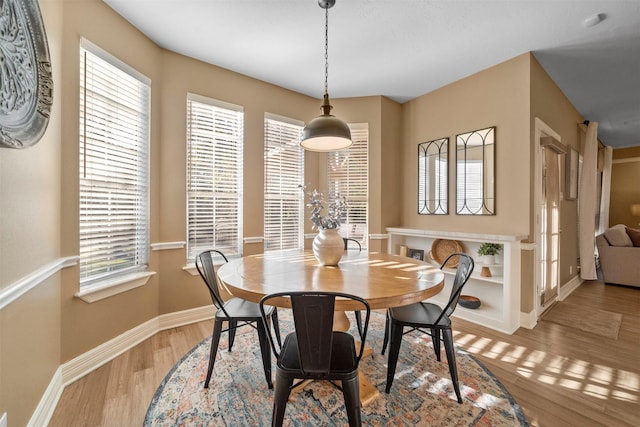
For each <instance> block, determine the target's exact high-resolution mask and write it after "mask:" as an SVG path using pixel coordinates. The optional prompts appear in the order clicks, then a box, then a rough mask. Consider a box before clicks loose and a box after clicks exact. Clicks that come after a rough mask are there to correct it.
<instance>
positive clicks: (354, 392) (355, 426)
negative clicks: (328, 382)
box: [342, 375, 362, 427]
mask: <svg viewBox="0 0 640 427" xmlns="http://www.w3.org/2000/svg"><path fill="white" fill-rule="evenodd" d="M342 394H343V395H344V406H345V409H346V410H347V417H348V418H349V426H350V427H360V426H361V425H362V419H361V415H360V384H359V380H358V375H355V376H354V377H353V378H349V379H348V380H342Z"/></svg>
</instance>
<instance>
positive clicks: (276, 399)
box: [271, 370, 293, 427]
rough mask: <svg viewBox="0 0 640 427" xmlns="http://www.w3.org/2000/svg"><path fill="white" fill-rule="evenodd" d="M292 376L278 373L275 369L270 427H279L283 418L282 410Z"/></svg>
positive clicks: (285, 404) (284, 406)
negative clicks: (274, 387)
mask: <svg viewBox="0 0 640 427" xmlns="http://www.w3.org/2000/svg"><path fill="white" fill-rule="evenodd" d="M292 385H293V378H287V377H285V376H282V375H278V370H276V390H275V393H274V394H273V414H272V416H271V427H281V426H282V422H283V420H284V411H285V410H286V408H287V400H289V394H290V393H291V386H292Z"/></svg>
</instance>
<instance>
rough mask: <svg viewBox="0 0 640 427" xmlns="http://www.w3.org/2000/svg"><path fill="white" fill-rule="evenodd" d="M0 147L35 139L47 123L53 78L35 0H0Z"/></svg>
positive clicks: (17, 145)
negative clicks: (0, 88) (0, 46)
mask: <svg viewBox="0 0 640 427" xmlns="http://www.w3.org/2000/svg"><path fill="white" fill-rule="evenodd" d="M0 44H1V45H2V48H1V49H0V83H1V85H0V87H2V90H0V147H8V148H26V147H29V146H32V145H34V144H35V143H37V142H38V141H39V140H40V138H42V136H43V135H44V132H45V130H46V128H47V124H48V123H49V115H50V113H51V105H52V103H53V79H52V77H51V58H50V57H49V46H48V44H47V36H46V33H45V30H44V23H43V22H42V15H41V14H40V7H39V6H38V1H37V0H0Z"/></svg>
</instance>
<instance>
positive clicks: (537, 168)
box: [533, 117, 563, 319]
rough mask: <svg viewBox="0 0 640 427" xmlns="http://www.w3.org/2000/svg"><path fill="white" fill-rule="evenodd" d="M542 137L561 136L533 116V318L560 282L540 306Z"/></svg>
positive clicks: (540, 311) (559, 140)
mask: <svg viewBox="0 0 640 427" xmlns="http://www.w3.org/2000/svg"><path fill="white" fill-rule="evenodd" d="M544 137H552V138H554V139H555V140H557V141H558V142H560V143H562V138H561V137H560V134H559V133H557V132H556V131H554V130H553V129H552V128H551V127H550V126H549V125H547V124H546V123H545V122H544V121H542V120H541V119H540V118H538V117H536V118H535V126H534V145H535V146H534V150H533V151H534V155H533V157H534V179H533V183H534V184H533V185H534V191H533V194H534V200H533V206H534V212H533V216H534V221H533V236H534V237H533V241H534V242H535V248H534V250H533V262H534V268H533V276H534V282H533V283H534V285H533V301H534V312H535V318H536V319H538V318H540V315H541V314H542V313H543V311H544V310H545V309H547V308H548V307H549V306H550V305H551V304H553V303H554V302H555V301H556V300H557V299H558V295H559V292H560V283H558V295H556V298H555V299H554V300H552V301H550V302H549V304H547V305H546V306H544V307H543V306H542V304H541V301H540V295H541V289H540V283H541V277H540V268H539V262H540V250H541V242H540V209H539V207H540V203H541V200H542V145H541V141H540V140H541V139H542V138H544ZM562 199H563V195H562V190H561V191H560V200H561V201H562Z"/></svg>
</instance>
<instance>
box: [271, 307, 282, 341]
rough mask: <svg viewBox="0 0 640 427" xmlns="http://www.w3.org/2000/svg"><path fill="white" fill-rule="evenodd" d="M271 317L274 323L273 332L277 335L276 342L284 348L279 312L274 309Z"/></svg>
mask: <svg viewBox="0 0 640 427" xmlns="http://www.w3.org/2000/svg"><path fill="white" fill-rule="evenodd" d="M271 316H272V319H271V321H272V322H273V331H274V332H275V334H276V341H278V346H280V347H282V341H281V338H280V323H278V310H277V309H275V308H274V309H273V314H272V315H271Z"/></svg>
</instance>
